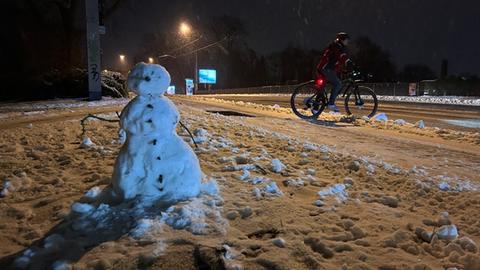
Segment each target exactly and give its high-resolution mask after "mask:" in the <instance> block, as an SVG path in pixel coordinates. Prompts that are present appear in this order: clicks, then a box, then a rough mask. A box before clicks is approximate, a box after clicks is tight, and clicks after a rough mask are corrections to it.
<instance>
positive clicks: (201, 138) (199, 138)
mask: <svg viewBox="0 0 480 270" xmlns="http://www.w3.org/2000/svg"><path fill="white" fill-rule="evenodd" d="M193 135H195V137H194V138H193V140H194V141H195V142H196V143H204V142H206V141H207V140H208V137H207V136H208V135H209V134H208V132H207V131H206V130H205V129H203V128H199V129H196V130H195V131H194V132H193Z"/></svg>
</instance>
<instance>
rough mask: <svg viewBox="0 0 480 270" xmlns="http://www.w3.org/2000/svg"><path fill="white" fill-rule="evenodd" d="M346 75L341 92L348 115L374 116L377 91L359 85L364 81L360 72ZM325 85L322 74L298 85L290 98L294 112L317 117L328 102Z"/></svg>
mask: <svg viewBox="0 0 480 270" xmlns="http://www.w3.org/2000/svg"><path fill="white" fill-rule="evenodd" d="M346 75H347V76H346V79H344V80H342V85H343V87H342V89H341V90H340V93H342V92H343V95H342V98H343V97H345V101H344V102H345V111H346V112H347V115H353V116H354V117H356V118H361V117H362V116H367V117H369V118H370V117H372V116H374V115H375V113H376V112H377V109H378V100H377V95H376V94H375V92H374V91H373V90H372V89H371V88H369V87H366V86H361V85H358V83H361V82H363V81H364V80H363V76H362V75H361V73H360V72H358V71H351V72H349V73H347V74H346ZM325 86H326V80H325V78H323V77H321V76H320V77H318V78H317V79H316V80H311V81H308V82H305V83H302V84H300V85H298V86H297V87H296V88H295V90H294V91H293V93H292V96H291V98H290V106H291V107H292V110H293V112H294V113H295V114H296V115H297V116H298V117H300V118H302V119H317V118H318V116H319V115H320V114H321V113H322V112H323V110H324V109H325V107H326V106H327V104H328V95H327V91H326V89H325Z"/></svg>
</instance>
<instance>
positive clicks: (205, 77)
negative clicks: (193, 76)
mask: <svg viewBox="0 0 480 270" xmlns="http://www.w3.org/2000/svg"><path fill="white" fill-rule="evenodd" d="M198 75H199V78H198V80H199V82H200V83H206V84H215V83H217V71H216V70H214V69H200V70H198Z"/></svg>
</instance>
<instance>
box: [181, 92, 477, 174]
mask: <svg viewBox="0 0 480 270" xmlns="http://www.w3.org/2000/svg"><path fill="white" fill-rule="evenodd" d="M175 100H177V102H182V103H185V104H188V105H190V106H193V107H196V108H201V109H203V110H210V111H215V110H219V111H221V110H234V111H239V112H243V113H246V114H248V115H252V116H256V117H245V120H244V121H246V122H249V123H252V124H254V125H256V126H260V127H262V128H265V129H267V130H271V131H274V132H281V133H283V134H287V135H290V136H293V137H296V138H302V139H307V140H310V141H312V142H314V143H318V144H328V145H335V146H336V147H337V149H338V150H340V151H342V152H344V153H345V154H354V155H358V156H368V157H371V158H375V159H381V160H383V161H386V162H389V163H392V164H398V165H400V166H402V167H404V168H406V169H409V168H412V167H413V166H418V165H422V166H426V167H430V168H431V170H432V173H436V172H437V171H438V172H445V171H451V170H452V168H453V172H454V174H455V175H456V176H458V177H467V178H469V179H477V181H478V182H479V183H480V179H478V175H480V155H479V154H478V153H480V145H478V144H477V145H471V144H467V143H463V142H461V141H458V140H445V139H442V138H431V137H426V136H417V135H414V134H408V133H399V132H396V131H390V130H378V129H372V128H366V127H354V126H349V125H344V126H338V127H327V126H323V125H320V126H319V125H317V124H314V123H309V122H306V121H302V120H300V119H298V118H296V117H295V116H293V115H283V114H278V113H272V112H268V111H258V110H251V109H248V108H246V107H242V106H235V105H232V104H219V103H215V102H206V101H195V100H192V99H189V98H182V97H179V96H178V97H177V98H176V99H175Z"/></svg>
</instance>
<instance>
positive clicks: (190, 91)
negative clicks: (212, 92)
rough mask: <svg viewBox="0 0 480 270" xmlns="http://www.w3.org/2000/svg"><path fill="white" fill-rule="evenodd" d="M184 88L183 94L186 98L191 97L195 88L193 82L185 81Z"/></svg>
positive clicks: (190, 80)
mask: <svg viewBox="0 0 480 270" xmlns="http://www.w3.org/2000/svg"><path fill="white" fill-rule="evenodd" d="M185 86H186V88H185V89H186V91H185V94H186V95H187V96H191V95H193V89H194V88H195V84H194V83H193V80H192V79H185Z"/></svg>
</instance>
